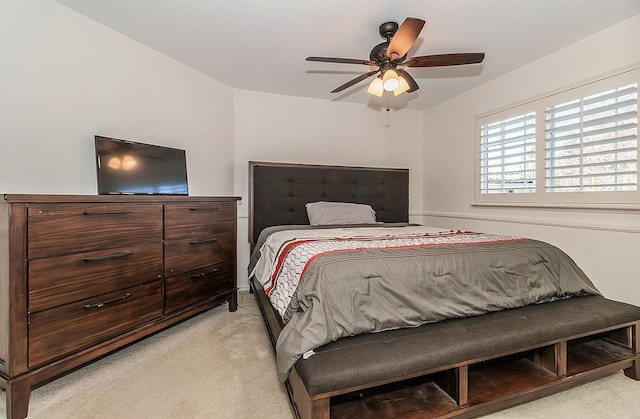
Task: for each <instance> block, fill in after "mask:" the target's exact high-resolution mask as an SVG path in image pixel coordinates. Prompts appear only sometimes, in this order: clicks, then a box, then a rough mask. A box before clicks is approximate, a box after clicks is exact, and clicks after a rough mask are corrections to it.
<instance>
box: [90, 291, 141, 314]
mask: <svg viewBox="0 0 640 419" xmlns="http://www.w3.org/2000/svg"><path fill="white" fill-rule="evenodd" d="M129 298H131V293H130V292H128V293H126V294H125V295H123V296H122V297H118V298H112V299H110V300H107V301H103V302H101V303H96V304H87V305H85V306H82V308H84V309H85V310H90V309H92V308H100V307H102V306H105V305H107V304H111V303H117V302H118V301H124V300H128V299H129Z"/></svg>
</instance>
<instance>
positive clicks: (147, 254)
mask: <svg viewBox="0 0 640 419" xmlns="http://www.w3.org/2000/svg"><path fill="white" fill-rule="evenodd" d="M160 278H162V243H161V242H160V241H158V242H156V243H146V244H139V245H134V246H125V247H119V248H113V249H107V250H100V251H95V252H85V253H77V254H72V255H65V256H56V257H50V258H42V259H34V260H31V261H29V311H30V312H36V311H40V310H43V309H47V308H51V307H55V306H59V305H63V304H67V303H70V302H73V301H78V300H84V299H86V298H89V297H92V296H94V295H100V294H105V293H108V292H111V291H113V290H118V289H122V288H128V287H131V286H134V285H138V284H142V283H145V282H151V281H154V280H156V279H160Z"/></svg>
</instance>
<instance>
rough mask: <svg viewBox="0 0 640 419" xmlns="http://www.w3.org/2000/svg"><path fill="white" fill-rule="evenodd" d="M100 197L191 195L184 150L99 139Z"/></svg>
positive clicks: (97, 152)
mask: <svg viewBox="0 0 640 419" xmlns="http://www.w3.org/2000/svg"><path fill="white" fill-rule="evenodd" d="M95 146H96V158H97V174H98V194H100V195H108V194H132V195H188V194H189V188H188V184H187V159H186V153H185V151H184V150H181V149H177V148H170V147H164V146H158V145H152V144H143V143H138V142H133V141H128V140H121V139H117V138H109V137H101V136H98V135H96V136H95Z"/></svg>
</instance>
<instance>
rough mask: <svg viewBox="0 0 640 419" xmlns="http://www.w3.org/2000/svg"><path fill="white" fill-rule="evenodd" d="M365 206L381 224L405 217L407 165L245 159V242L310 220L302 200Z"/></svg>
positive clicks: (407, 219)
mask: <svg viewBox="0 0 640 419" xmlns="http://www.w3.org/2000/svg"><path fill="white" fill-rule="evenodd" d="M316 201H332V202H353V203H357V204H368V205H371V207H372V208H373V209H374V210H375V212H376V220H377V221H382V222H408V221H409V169H390V168H389V169H388V168H374V167H351V166H325V165H313V164H295V163H271V162H255V161H250V162H249V240H250V242H251V243H252V244H254V243H256V241H257V240H258V236H259V235H260V232H261V231H262V230H263V229H264V228H265V227H269V226H273V225H291V224H309V219H308V217H307V210H306V208H305V204H307V203H308V202H316Z"/></svg>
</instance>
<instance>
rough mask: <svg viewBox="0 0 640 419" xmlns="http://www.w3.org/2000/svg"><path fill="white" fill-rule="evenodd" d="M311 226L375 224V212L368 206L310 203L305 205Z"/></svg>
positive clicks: (323, 202)
mask: <svg viewBox="0 0 640 419" xmlns="http://www.w3.org/2000/svg"><path fill="white" fill-rule="evenodd" d="M305 206H306V208H307V216H308V217H309V223H310V224H311V225H330V224H375V222H376V212H375V211H374V210H373V208H371V206H369V205H365V204H352V203H348V202H325V201H320V202H310V203H308V204H307V205H305Z"/></svg>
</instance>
